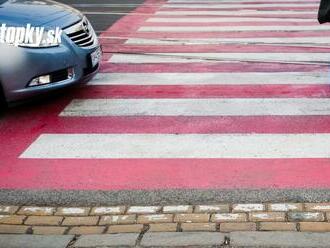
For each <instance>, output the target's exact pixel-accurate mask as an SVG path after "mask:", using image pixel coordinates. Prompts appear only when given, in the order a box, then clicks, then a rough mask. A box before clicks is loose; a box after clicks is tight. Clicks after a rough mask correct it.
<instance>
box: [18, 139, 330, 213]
mask: <svg viewBox="0 0 330 248" xmlns="http://www.w3.org/2000/svg"><path fill="white" fill-rule="evenodd" d="M327 144H330V134H327V133H324V134H323V133H319V134H317V133H315V134H246V133H244V134H180V135H176V134H42V135H40V136H39V138H38V139H37V140H36V141H35V142H34V143H32V144H31V146H30V147H29V148H28V149H27V150H26V151H25V152H24V153H23V154H22V155H21V156H20V157H21V158H48V159H55V158H56V159H59V158H63V159H64V158H71V159H74V158H84V159H96V158H99V159H102V158H108V159H111V158H117V159H119V158H120V159H128V158H254V159H257V158H330V150H329V146H328V145H327ZM251 206H253V205H251ZM249 208H250V207H249V205H247V206H241V207H240V206H238V207H237V208H236V209H237V210H241V211H245V210H244V209H246V210H248V209H249ZM252 209H254V208H252ZM157 210H159V208H158V207H131V208H130V210H129V213H140V212H141V213H143V212H146V213H154V212H156V211H157Z"/></svg>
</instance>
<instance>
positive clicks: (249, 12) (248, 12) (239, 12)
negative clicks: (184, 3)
mask: <svg viewBox="0 0 330 248" xmlns="http://www.w3.org/2000/svg"><path fill="white" fill-rule="evenodd" d="M308 14H312V15H315V17H316V16H317V13H316V12H315V11H289V10H288V11H286V10H279V11H256V10H237V11H216V10H214V11H213V10H209V11H202V10H200V11H193V10H191V11H190V10H189V11H185V10H183V11H157V12H156V13H155V15H169V16H185V15H206V16H207V15H208V16H211V15H226V16H244V15H268V16H269V17H271V15H290V16H292V17H294V15H308Z"/></svg>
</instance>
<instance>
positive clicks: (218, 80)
mask: <svg viewBox="0 0 330 248" xmlns="http://www.w3.org/2000/svg"><path fill="white" fill-rule="evenodd" d="M88 84H89V85H267V84H329V85H330V75H329V73H326V72H275V73H271V72H269V73H268V72H240V73H99V74H97V75H96V76H95V77H94V79H93V80H92V81H90V82H89V83H88Z"/></svg>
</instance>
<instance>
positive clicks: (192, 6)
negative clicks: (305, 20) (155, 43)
mask: <svg viewBox="0 0 330 248" xmlns="http://www.w3.org/2000/svg"><path fill="white" fill-rule="evenodd" d="M162 7H163V8H187V9H232V8H234V9H241V8H278V7H288V8H295V7H310V8H317V7H318V4H317V3H301V4H280V3H279V4H278V3H276V4H269V3H262V4H165V5H163V6H162ZM288 10H289V9H288Z"/></svg>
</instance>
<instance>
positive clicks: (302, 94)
mask: <svg viewBox="0 0 330 248" xmlns="http://www.w3.org/2000/svg"><path fill="white" fill-rule="evenodd" d="M145 4H146V5H145V6H142V7H140V8H138V9H137V10H136V13H139V14H141V15H137V16H134V15H130V16H127V17H125V18H123V20H122V21H121V22H120V26H119V25H118V26H115V27H112V28H110V29H109V30H108V31H107V32H105V33H104V34H102V35H101V38H102V39H101V41H102V42H104V51H105V53H106V54H105V57H104V60H103V62H102V65H101V73H100V74H98V75H97V76H96V77H95V78H94V79H93V80H92V81H90V82H89V83H88V85H87V86H86V87H85V88H84V89H82V90H81V92H80V94H78V95H77V96H75V97H74V99H71V100H70V101H68V102H67V103H66V104H65V106H63V108H62V109H61V110H60V111H59V112H58V115H57V122H56V123H57V124H58V125H60V126H61V127H63V129H59V128H57V127H52V128H49V129H48V130H46V131H44V132H42V133H40V135H39V136H38V137H36V139H35V140H33V141H32V142H31V143H30V144H29V145H28V146H27V147H26V148H25V149H24V150H23V151H22V152H21V154H20V156H19V158H20V159H21V160H33V161H40V160H50V161H53V163H56V161H58V163H63V164H65V163H69V164H70V163H75V162H72V161H79V163H82V164H86V166H87V167H88V168H89V169H90V170H91V171H92V170H93V165H92V164H89V163H92V162H90V161H95V162H96V164H102V169H101V170H102V171H103V173H104V171H106V173H105V174H109V173H110V174H111V173H112V172H114V173H117V174H116V175H118V180H117V179H116V177H113V178H112V182H111V186H106V187H105V186H104V182H105V181H106V179H105V178H104V180H103V181H102V182H101V183H99V184H98V182H95V181H94V182H93V187H94V188H97V187H99V189H103V190H104V189H105V190H112V189H123V190H125V189H127V185H128V184H129V185H132V184H134V185H135V186H134V187H133V188H134V189H141V188H143V189H155V188H157V189H163V188H174V187H182V188H197V189H198V188H207V187H210V185H209V184H208V183H207V182H208V181H209V180H212V182H213V184H212V187H213V186H214V187H215V188H223V187H227V186H228V185H232V183H229V181H228V180H230V178H231V176H233V175H234V174H235V175H239V176H237V177H238V178H240V179H241V181H240V180H238V181H236V182H235V186H236V188H240V187H243V186H244V187H246V186H247V185H249V187H252V186H253V185H254V182H260V180H261V179H260V178H266V177H267V181H265V182H263V183H261V184H260V183H257V185H262V186H263V187H266V188H267V187H268V188H271V187H277V188H283V187H286V188H288V187H289V188H297V187H302V186H304V185H307V186H308V187H313V185H314V186H315V187H319V186H320V185H319V184H317V185H316V183H315V182H322V183H323V184H322V186H323V187H324V188H327V187H330V183H329V181H328V180H325V179H324V178H326V177H327V176H329V175H330V169H329V168H330V167H329V166H328V165H329V158H330V149H329V147H330V128H329V126H330V100H329V96H330V74H329V64H330V47H329V44H330V32H329V31H330V26H329V25H327V24H326V25H318V24H317V20H316V15H317V8H318V1H314V0H304V1H296V0H280V1H279V2H278V3H274V1H270V0H207V1H202V0H168V1H165V0H158V1H155V0H147V1H146V2H145ZM148 4H149V5H148ZM119 27H120V28H119ZM133 27H134V28H133ZM116 36H121V37H122V38H121V39H120V41H121V43H120V42H118V39H115V38H114V37H116ZM119 38H120V37H119ZM54 161H55V162H54ZM290 161H292V164H290ZM142 162H143V165H141V163H142ZM103 163H104V164H103ZM320 163H321V164H322V165H323V167H322V171H320V172H315V173H314V174H313V176H312V178H310V183H308V182H306V183H304V180H306V177H308V176H309V175H310V172H311V170H308V169H306V170H303V171H301V167H300V166H302V167H304V166H307V164H308V166H310V167H308V166H307V167H308V168H313V170H314V169H315V168H318V167H317V166H318V165H320ZM124 164H125V166H127V165H129V168H130V170H127V169H126V170H122V171H121V170H120V168H121V166H124ZM197 164H198V166H197ZM279 164H280V166H279ZM178 165H180V166H178ZM229 167H230V168H229ZM125 168H126V167H125ZM251 168H252V170H253V173H248V172H247V170H249V169H251ZM227 169H229V171H230V172H228V173H227V174H226V178H227V179H226V178H224V177H222V176H221V175H220V174H221V172H224V171H226V170H227ZM288 170H293V171H291V173H286V171H288ZM118 171H120V172H118ZM133 171H134V173H135V174H138V175H139V177H138V178H137V177H133V176H132V175H131V174H130V173H132V172H133ZM164 171H167V172H168V171H172V173H171V175H172V177H170V175H169V176H166V175H163V173H162V172H164ZM295 171H297V173H300V174H299V175H300V177H299V178H296V177H295ZM76 173H77V174H78V175H79V173H80V172H79V171H77V172H76ZM93 173H96V174H97V173H98V171H97V170H95V171H94V170H93ZM139 173H140V174H139ZM230 173H233V175H230ZM160 174H161V176H159V175H160ZM173 174H175V175H176V176H173ZM247 174H248V175H249V176H248V177H246V178H245V176H244V175H247ZM179 175H182V176H179ZM200 175H202V176H200ZM270 175H274V176H270ZM128 178H129V180H133V181H132V182H131V181H130V182H127V184H126V185H125V182H126V181H125V180H128ZM191 178H197V180H195V181H194V183H193V184H192V183H191ZM279 178H280V180H279ZM220 179H221V180H220ZM178 180H182V181H180V182H178ZM308 180H309V179H308ZM308 180H307V181H308ZM141 182H143V185H141ZM278 182H281V183H278ZM313 182H314V184H313ZM95 185H96V186H95ZM106 185H108V184H106ZM178 185H179V186H178ZM274 185H275V186H274ZM125 187H126V188H125Z"/></svg>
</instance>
